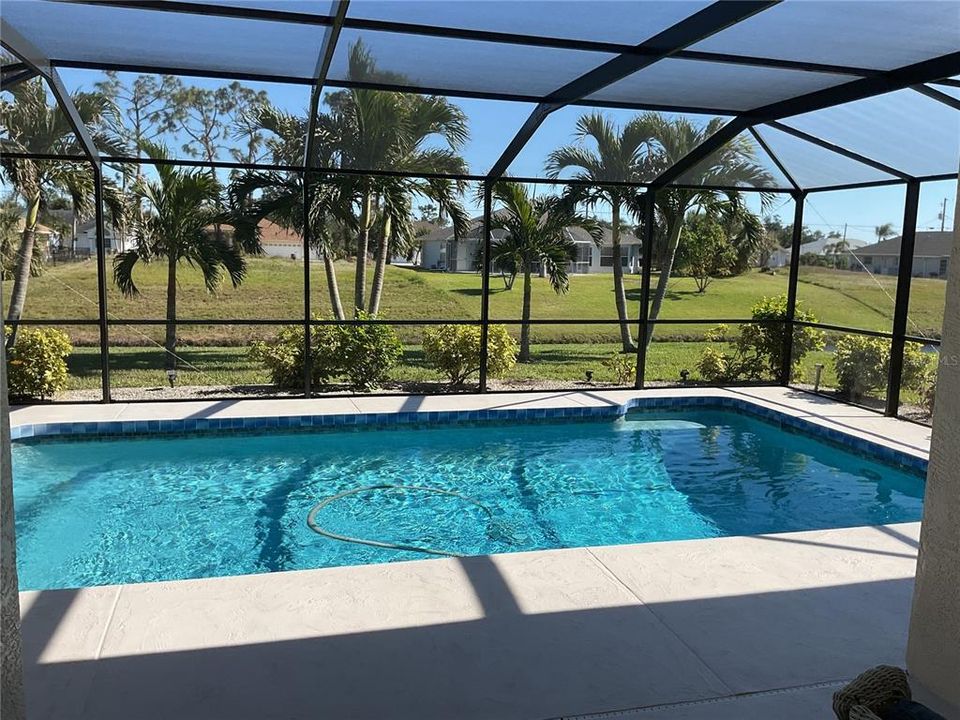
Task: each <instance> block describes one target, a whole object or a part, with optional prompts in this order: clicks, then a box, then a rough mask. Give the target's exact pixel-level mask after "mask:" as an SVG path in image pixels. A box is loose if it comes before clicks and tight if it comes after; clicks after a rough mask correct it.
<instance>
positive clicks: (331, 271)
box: [323, 250, 346, 320]
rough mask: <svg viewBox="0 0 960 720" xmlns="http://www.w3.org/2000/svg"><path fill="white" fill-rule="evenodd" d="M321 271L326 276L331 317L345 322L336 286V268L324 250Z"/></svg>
mask: <svg viewBox="0 0 960 720" xmlns="http://www.w3.org/2000/svg"><path fill="white" fill-rule="evenodd" d="M323 271H324V272H325V273H326V275H327V290H328V291H329V292H330V307H331V308H333V316H334V317H335V318H336V319H337V320H346V316H345V315H344V314H343V303H341V302H340V287H339V286H338V285H337V268H336V266H335V265H334V264H333V258H331V257H330V253H328V252H327V251H326V250H324V251H323Z"/></svg>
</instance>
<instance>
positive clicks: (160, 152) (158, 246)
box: [113, 143, 260, 370]
mask: <svg viewBox="0 0 960 720" xmlns="http://www.w3.org/2000/svg"><path fill="white" fill-rule="evenodd" d="M143 148H144V150H145V152H146V153H147V156H148V157H150V158H152V159H154V160H165V159H166V158H167V152H166V149H165V148H163V147H162V146H158V145H153V144H151V143H144V144H143ZM154 168H155V170H156V174H157V180H150V179H148V178H147V177H146V176H144V177H142V178H140V179H139V180H136V181H134V183H133V186H132V187H131V190H132V192H133V196H134V198H135V200H136V201H137V204H138V205H139V206H140V207H141V208H142V209H141V210H140V211H139V212H138V213H136V215H135V216H134V218H133V222H132V223H131V224H132V227H133V234H134V237H135V238H136V241H137V247H136V248H135V249H132V250H127V251H125V252H122V253H118V254H117V255H116V257H115V258H114V261H113V277H114V281H115V282H116V284H117V286H118V287H119V288H120V290H121V292H123V294H124V295H127V296H134V295H137V294H139V290H138V288H137V285H136V283H135V281H134V277H133V271H134V268H135V267H136V266H137V263H139V262H140V261H143V262H149V261H151V260H154V259H156V258H165V259H166V261H167V314H166V338H165V341H164V349H165V350H166V369H167V370H174V369H176V367H177V362H176V360H177V358H176V354H175V353H176V347H177V325H176V320H177V267H178V266H179V264H180V262H181V261H182V262H186V263H187V264H188V265H190V266H191V267H193V268H196V269H198V270H199V271H200V272H201V273H202V274H203V280H204V284H205V285H206V287H207V290H208V291H210V292H214V291H215V290H217V288H218V287H219V286H220V284H221V282H222V280H223V272H224V271H226V273H227V276H228V277H229V278H230V282H231V284H232V285H233V286H234V287H237V286H239V285H240V283H241V282H243V279H244V277H245V276H246V272H247V264H246V260H245V259H244V256H243V251H244V250H247V251H249V252H259V251H260V246H259V238H258V231H257V228H256V225H255V224H253V223H251V222H249V221H247V220H245V219H244V218H243V217H242V216H240V215H239V214H238V213H237V212H236V211H234V210H232V209H231V208H229V207H228V206H226V205H225V204H224V203H223V202H222V198H221V188H220V184H219V182H218V181H217V179H216V178H215V177H211V175H210V173H209V172H208V171H207V170H204V169H181V168H177V167H174V166H172V165H166V164H163V163H161V162H157V163H155V165H154ZM223 226H231V227H233V230H234V232H233V241H232V242H229V241H228V240H227V239H226V238H225V237H224V236H223V234H222V233H220V232H218V231H217V230H216V228H218V227H223Z"/></svg>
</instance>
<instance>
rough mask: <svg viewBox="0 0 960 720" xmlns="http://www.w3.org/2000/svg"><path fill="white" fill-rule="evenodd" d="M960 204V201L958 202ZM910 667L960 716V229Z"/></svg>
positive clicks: (945, 335)
mask: <svg viewBox="0 0 960 720" xmlns="http://www.w3.org/2000/svg"><path fill="white" fill-rule="evenodd" d="M957 207H958V209H960V198H958V203H957ZM943 317H944V320H943V343H942V345H941V347H940V371H939V377H938V381H937V402H936V407H935V408H934V415H933V435H932V439H931V445H930V467H929V470H928V473H927V484H926V491H925V496H924V503H923V524H922V526H921V530H920V554H919V558H918V559H917V575H916V584H915V585H914V593H913V609H912V611H911V617H910V636H909V641H908V644H907V667H908V669H909V671H910V675H911V677H912V679H913V680H915V681H917V682H918V683H920V684H921V685H922V687H923V688H924V689H926V690H928V691H930V692H932V693H934V694H935V695H936V696H938V697H939V698H940V699H941V700H942V701H944V707H943V708H937V709H938V710H940V711H941V712H943V713H944V714H947V716H948V717H960V715H956V714H950V713H960V682H958V673H960V522H958V518H960V471H958V470H957V468H960V233H957V234H955V235H954V241H953V254H952V259H951V262H950V272H949V275H948V279H947V291H946V307H945V308H944V314H943Z"/></svg>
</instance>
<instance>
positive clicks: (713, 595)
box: [11, 388, 930, 720]
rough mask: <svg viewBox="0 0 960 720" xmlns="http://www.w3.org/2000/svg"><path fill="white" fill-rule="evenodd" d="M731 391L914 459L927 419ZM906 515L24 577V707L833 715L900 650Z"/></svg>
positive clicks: (40, 710) (54, 413)
mask: <svg viewBox="0 0 960 720" xmlns="http://www.w3.org/2000/svg"><path fill="white" fill-rule="evenodd" d="M681 393H682V394H691V395H698V396H702V395H714V394H724V393H733V394H735V395H736V396H738V397H743V398H745V399H748V400H750V401H751V402H756V403H758V404H761V405H763V406H773V407H776V408H777V409H778V410H780V411H782V412H784V413H787V414H792V415H798V416H802V417H805V418H807V419H808V420H810V421H811V422H815V423H817V424H823V425H826V426H828V427H835V428H838V429H842V430H843V431H844V432H848V433H850V434H854V435H858V436H860V437H865V438H866V439H869V440H871V441H873V442H877V443H880V444H883V445H885V446H887V447H893V448H895V449H897V450H901V451H903V452H908V453H910V454H914V455H917V456H924V457H925V456H926V453H927V450H928V447H929V436H930V430H929V428H924V427H921V426H918V425H913V424H911V423H906V422H903V421H899V420H893V419H890V418H884V417H880V416H878V415H876V414H874V413H870V412H869V411H866V410H861V409H858V408H852V407H849V406H845V405H839V404H837V403H833V402H831V401H829V400H825V399H822V398H817V397H814V396H811V395H808V394H805V393H800V392H796V391H792V390H787V389H783V388H736V389H720V390H703V389H695V390H694V389H690V390H680V391H678V390H647V391H644V392H643V395H644V396H646V397H651V396H656V395H659V394H664V395H677V394H681ZM636 395H637V393H636V392H634V391H607V392H599V391H598V392H590V393H580V392H551V393H537V394H517V395H486V396H472V395H471V396H445V397H424V398H419V397H365V398H330V399H317V400H282V401H265V400H243V401H235V402H233V401H231V402H223V403H194V402H189V403H177V404H160V403H157V404H129V405H122V404H117V405H108V406H102V405H83V406H36V407H30V408H21V409H16V410H14V411H13V413H12V414H11V421H12V424H13V425H17V424H26V423H45V422H70V421H73V420H81V421H87V422H90V421H93V420H114V419H117V418H119V417H123V418H124V419H158V418H183V417H186V416H194V417H215V416H219V417H227V416H230V417H236V416H244V415H246V416H250V415H265V414H270V413H274V414H281V415H287V414H289V415H299V414H305V413H309V414H323V413H344V412H362V413H384V412H398V411H400V410H403V411H405V412H409V411H413V410H419V411H424V410H448V409H458V410H462V409H482V408H491V407H497V408H500V407H519V406H523V407H562V406H569V405H571V404H574V403H579V404H597V403H604V404H621V403H622V402H624V399H626V398H629V397H635V396H636ZM919 527H920V525H919V523H906V524H899V525H889V526H877V527H858V528H846V529H833V530H820V531H811V532H802V533H787V534H780V535H766V536H754V537H730V538H720V539H711V540H692V541H678V542H668V543H650V544H644V545H623V546H614V547H602V548H576V549H570V550H550V551H542V552H533V553H517V554H509V555H498V556H485V557H475V558H466V559H438V560H423V561H415V562H405V563H394V564H384V565H370V566H359V567H344V568H330V569H321V570H305V571H292V572H283V573H275V574H269V575H249V576H241V577H226V578H210V579H201V580H186V581H177V582H162V583H145V584H139V585H123V586H110V587H97V588H85V589H80V590H60V591H43V592H24V593H21V604H22V608H21V611H22V616H23V638H24V654H25V663H26V668H25V672H26V684H27V695H28V710H29V713H30V714H29V716H30V717H31V718H37V719H38V718H66V717H69V718H96V719H97V720H112V719H114V718H116V719H119V718H124V719H127V718H134V717H135V718H138V720H150V719H152V718H178V719H180V718H183V719H189V718H198V719H199V718H220V717H230V718H235V719H246V718H250V719H251V720H253V719H254V718H256V719H257V720H261V719H267V718H307V717H311V718H334V719H337V720H339V719H340V718H358V719H359V718H376V719H377V720H381V719H383V718H391V719H394V718H417V719H418V720H430V719H434V718H435V719H436V720H440V719H441V718H442V719H444V720H446V719H448V718H478V719H479V718H484V719H486V718H496V719H498V720H499V719H500V718H503V719H505V720H510V719H513V718H515V719H517V720H546V719H548V718H561V717H564V718H598V719H599V718H614V717H615V718H638V719H639V718H647V717H649V718H663V719H665V720H667V719H669V720H700V719H701V718H719V719H721V720H722V719H724V718H753V717H776V718H781V719H783V720H791V719H792V718H797V719H798V720H799V719H800V718H804V719H805V720H806V719H808V718H819V717H824V718H828V717H831V711H830V696H831V694H832V693H833V692H834V691H835V690H836V689H837V688H838V687H840V686H841V685H842V684H843V683H844V681H846V680H848V679H849V678H851V677H853V676H855V675H856V674H858V673H859V672H860V671H862V670H864V669H866V668H867V667H870V666H872V665H876V664H879V663H891V664H899V665H902V664H903V658H904V651H905V646H906V636H907V624H908V620H909V611H910V600H911V593H912V586H913V576H914V571H915V565H916V552H917V539H918V535H919Z"/></svg>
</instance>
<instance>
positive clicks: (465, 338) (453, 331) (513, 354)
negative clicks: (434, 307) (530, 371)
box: [423, 325, 518, 385]
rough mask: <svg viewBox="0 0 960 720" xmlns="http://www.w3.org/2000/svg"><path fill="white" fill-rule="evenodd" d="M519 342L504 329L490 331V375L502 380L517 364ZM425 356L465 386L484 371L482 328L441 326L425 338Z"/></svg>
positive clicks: (488, 337)
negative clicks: (469, 379) (481, 363)
mask: <svg viewBox="0 0 960 720" xmlns="http://www.w3.org/2000/svg"><path fill="white" fill-rule="evenodd" d="M517 350H518V347H517V341H516V340H514V339H513V338H512V337H511V336H510V334H509V333H508V332H507V328H506V327H504V326H503V325H490V326H488V328H487V375H488V377H502V376H503V375H505V374H506V373H508V372H509V371H510V370H511V369H512V368H513V366H514V365H516V363H517ZM423 355H424V357H425V358H426V360H427V363H428V364H429V365H430V366H431V367H433V368H435V369H436V370H437V371H439V372H440V373H441V374H443V375H444V376H446V377H447V378H449V379H450V383H451V384H453V385H463V383H464V382H466V380H467V378H468V377H470V376H471V375H473V374H475V373H478V372H479V371H480V328H479V327H477V326H475V325H437V326H436V327H434V328H430V329H429V330H427V331H426V332H424V334H423Z"/></svg>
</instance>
